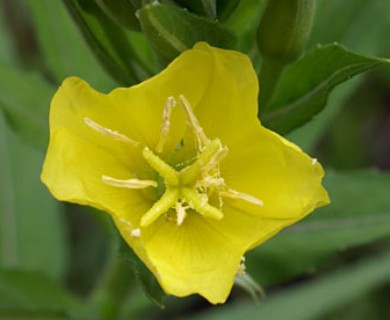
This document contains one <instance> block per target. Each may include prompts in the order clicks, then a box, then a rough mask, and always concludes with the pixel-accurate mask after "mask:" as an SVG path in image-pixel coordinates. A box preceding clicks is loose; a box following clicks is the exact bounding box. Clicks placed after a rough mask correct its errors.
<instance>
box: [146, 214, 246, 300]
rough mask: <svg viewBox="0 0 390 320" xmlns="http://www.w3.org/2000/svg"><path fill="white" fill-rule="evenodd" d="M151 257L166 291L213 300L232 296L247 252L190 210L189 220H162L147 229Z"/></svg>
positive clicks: (147, 248)
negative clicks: (176, 221)
mask: <svg viewBox="0 0 390 320" xmlns="http://www.w3.org/2000/svg"><path fill="white" fill-rule="evenodd" d="M143 236H144V237H143V241H144V245H145V249H146V251H147V253H148V259H149V260H150V261H151V263H152V264H153V266H154V267H155V270H156V271H155V274H156V276H157V279H158V281H159V282H160V284H161V286H162V287H163V288H164V290H165V291H166V292H167V293H169V294H173V295H175V296H179V297H182V296H187V295H190V294H194V293H198V294H200V295H202V296H203V297H205V298H206V299H207V300H209V301H210V302H211V303H222V302H224V301H225V300H226V298H227V297H228V295H229V293H230V290H231V288H232V285H233V282H234V277H235V275H236V273H237V271H238V266H239V263H240V258H241V256H242V254H243V251H242V250H241V248H240V247H239V246H237V245H236V244H234V243H232V242H230V241H229V239H227V238H225V237H224V236H222V235H221V233H220V232H219V230H218V229H214V228H213V227H212V226H211V225H210V224H209V221H208V219H207V218H204V217H201V216H200V215H199V214H197V213H195V212H191V211H189V214H188V216H187V218H186V220H185V222H184V223H183V224H182V225H180V226H178V225H177V224H176V223H172V222H167V221H165V220H164V219H160V220H159V221H158V222H156V223H154V224H153V225H151V227H150V228H148V229H145V230H144V231H143Z"/></svg>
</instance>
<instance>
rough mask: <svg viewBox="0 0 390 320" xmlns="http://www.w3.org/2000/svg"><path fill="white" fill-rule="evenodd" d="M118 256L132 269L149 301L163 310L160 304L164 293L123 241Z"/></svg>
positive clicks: (162, 305)
mask: <svg viewBox="0 0 390 320" xmlns="http://www.w3.org/2000/svg"><path fill="white" fill-rule="evenodd" d="M120 254H121V258H122V259H124V260H125V261H126V262H128V263H129V265H130V266H131V268H132V269H133V271H134V273H135V275H136V277H137V279H138V281H139V282H140V283H141V285H142V288H143V290H144V292H145V294H146V296H147V297H148V298H149V300H150V301H152V302H153V303H154V304H156V305H157V306H159V307H160V308H162V309H163V308H165V306H164V304H163V302H162V299H163V298H164V296H165V292H164V291H163V290H162V288H161V287H160V285H159V283H158V282H157V280H156V278H155V277H154V275H153V274H152V273H151V272H150V271H149V269H147V268H146V267H145V265H144V264H143V262H142V261H141V260H140V259H139V258H138V257H137V255H136V254H135V253H134V251H133V250H132V249H131V248H130V247H129V246H128V245H127V244H126V243H125V242H124V241H121V243H120Z"/></svg>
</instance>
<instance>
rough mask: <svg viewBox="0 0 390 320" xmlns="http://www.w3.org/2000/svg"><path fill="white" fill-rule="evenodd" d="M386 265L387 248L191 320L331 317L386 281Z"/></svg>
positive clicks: (388, 260) (389, 276)
mask: <svg viewBox="0 0 390 320" xmlns="http://www.w3.org/2000/svg"><path fill="white" fill-rule="evenodd" d="M389 265H390V252H388V251H387V252H385V253H382V254H381V255H378V256H374V257H372V258H368V259H365V260H363V261H360V262H359V263H357V264H352V265H350V266H348V267H346V268H344V269H342V270H340V271H337V272H334V273H332V274H330V275H327V276H325V277H321V278H319V279H315V280H313V281H311V282H309V283H306V284H304V285H300V286H295V287H293V288H290V289H287V290H284V291H282V293H280V294H274V295H270V296H269V298H268V299H266V300H264V301H262V303H261V304H259V305H255V304H248V303H245V304H241V305H235V306H234V305H233V306H231V307H226V308H225V309H222V310H215V311H211V312H209V313H205V314H204V315H201V316H197V317H193V318H191V319H198V320H208V319H210V320H220V319H221V320H222V319H229V320H241V319H278V320H313V319H320V318H319V317H321V319H331V317H329V312H331V311H333V310H335V309H336V308H338V307H341V306H343V305H345V304H346V303H348V302H351V301H353V300H354V299H356V298H358V297H359V296H361V295H363V294H364V293H367V292H370V291H371V290H373V289H375V288H377V287H379V286H381V285H383V284H384V283H386V282H389V280H390V268H389ZM324 316H326V317H325V318H324Z"/></svg>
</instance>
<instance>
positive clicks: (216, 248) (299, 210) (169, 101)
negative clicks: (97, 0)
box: [42, 43, 329, 303]
mask: <svg viewBox="0 0 390 320" xmlns="http://www.w3.org/2000/svg"><path fill="white" fill-rule="evenodd" d="M257 95H258V82H257V77H256V74H255V72H254V70H253V67H252V64H251V62H250V60H249V59H248V57H246V56H245V55H243V54H241V53H239V52H235V51H229V50H223V49H217V48H213V47H210V46H209V45H207V44H206V43H198V44H197V45H195V47H194V48H193V49H191V50H188V51H186V52H184V53H183V54H181V55H180V56H179V57H178V58H177V59H176V60H174V61H173V62H172V63H171V64H170V65H169V66H168V67H167V68H166V69H165V70H164V71H162V72H161V73H160V74H158V75H156V76H155V77H153V78H151V79H149V80H147V81H145V82H143V83H141V84H139V85H136V86H133V87H130V88H118V89H115V90H113V91H112V92H110V93H109V94H107V95H105V94H101V93H99V92H96V91H95V90H93V89H92V88H90V87H89V86H88V84H87V83H85V82H84V81H83V80H81V79H78V78H75V77H71V78H68V79H66V80H65V81H64V83H63V84H62V86H61V87H60V88H59V89H58V91H57V93H56V94H55V96H54V98H53V100H52V104H51V111H50V143H49V148H48V151H47V155H46V159H45V163H44V166H43V172H42V181H43V182H44V183H45V184H46V185H47V187H48V188H49V189H50V191H51V192H52V194H53V195H54V196H55V197H56V198H57V199H59V200H64V201H69V202H74V203H78V204H83V205H90V206H93V207H95V208H98V209H101V210H104V211H106V212H108V213H109V214H110V215H111V216H112V218H113V220H114V222H115V224H116V226H117V227H118V229H119V231H120V233H121V235H122V236H123V238H124V239H125V240H126V242H127V243H128V244H129V246H131V247H132V249H133V250H134V251H135V252H136V253H137V255H138V256H139V257H140V258H141V259H142V260H143V262H144V263H145V264H146V266H147V267H148V268H149V269H150V270H151V271H152V272H153V273H154V275H155V276H156V278H157V279H158V281H159V283H160V284H161V286H162V288H163V289H164V290H165V291H166V292H167V293H168V294H172V295H176V296H186V295H190V294H193V293H198V294H200V295H202V296H204V297H205V298H206V299H208V300H209V301H210V302H211V303H222V302H224V301H225V300H226V298H227V297H228V295H229V293H230V290H231V288H232V285H233V283H234V278H235V276H236V274H237V271H238V270H239V266H240V260H241V257H242V256H243V255H244V254H245V253H246V252H247V251H248V250H250V249H252V248H253V247H255V246H258V245H259V244H261V243H263V242H264V241H266V240H267V239H269V238H270V237H271V236H273V235H274V234H276V233H277V232H278V231H280V230H281V229H282V228H284V227H286V226H288V225H290V224H292V223H294V222H296V221H298V220H300V219H302V218H303V217H304V216H306V215H307V214H309V213H310V212H311V211H312V210H313V209H315V208H316V207H319V206H321V205H324V204H327V203H328V202H329V200H328V196H327V193H326V191H325V190H324V188H323V187H322V185H321V180H322V177H323V174H324V173H323V170H322V168H321V165H320V164H319V163H318V162H317V161H316V160H314V159H312V158H310V157H309V156H308V155H306V154H305V153H303V152H302V151H301V150H300V149H299V148H298V147H297V146H295V145H294V144H292V143H290V142H288V141H286V140H285V139H284V138H282V137H280V136H279V135H277V134H276V133H274V132H271V131H270V130H268V129H266V128H264V127H262V126H261V124H260V122H259V121H258V119H257Z"/></svg>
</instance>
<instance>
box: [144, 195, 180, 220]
mask: <svg viewBox="0 0 390 320" xmlns="http://www.w3.org/2000/svg"><path fill="white" fill-rule="evenodd" d="M178 199H179V189H178V188H171V189H167V190H166V191H165V193H164V194H163V195H162V197H161V198H160V200H158V201H157V202H155V203H154V205H153V206H152V207H151V208H150V209H149V210H148V211H147V212H146V213H145V214H144V215H143V216H142V218H141V227H147V226H149V225H150V224H152V223H153V222H154V221H156V220H157V219H158V218H159V217H160V216H161V215H163V214H164V213H165V212H167V211H168V210H169V209H170V208H172V207H174V206H175V204H176V202H177V201H178Z"/></svg>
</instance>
